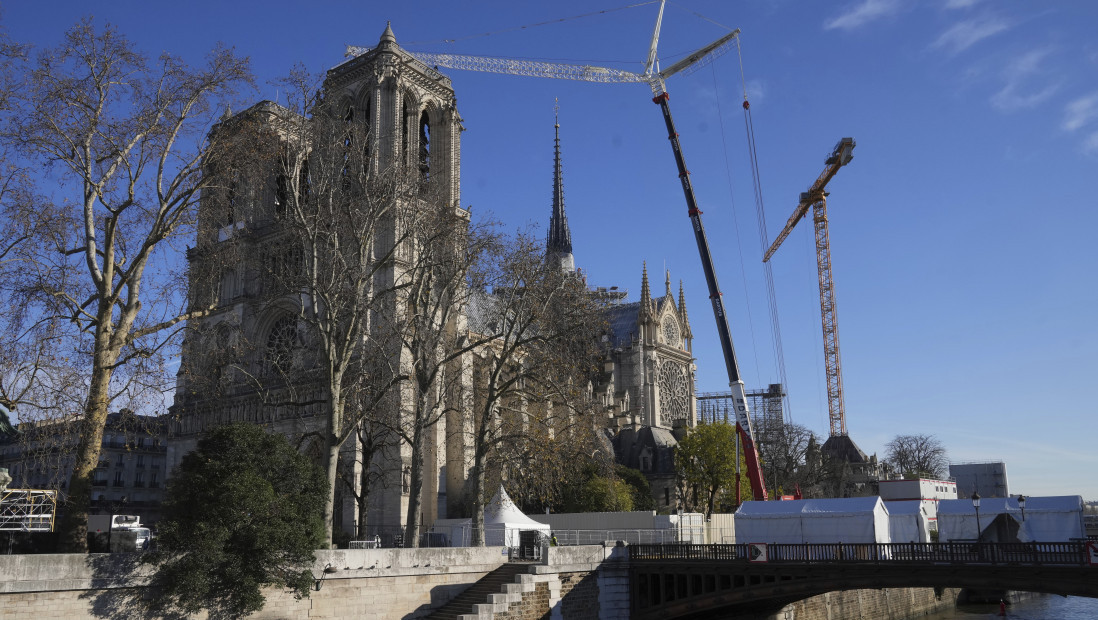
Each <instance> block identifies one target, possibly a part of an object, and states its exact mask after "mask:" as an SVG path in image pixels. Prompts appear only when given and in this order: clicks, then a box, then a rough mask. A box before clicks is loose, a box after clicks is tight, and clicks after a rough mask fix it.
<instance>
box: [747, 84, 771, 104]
mask: <svg viewBox="0 0 1098 620" xmlns="http://www.w3.org/2000/svg"><path fill="white" fill-rule="evenodd" d="M765 98H766V87H765V86H764V85H763V82H762V81H761V80H748V81H747V99H748V101H750V102H751V103H759V102H761V101H763V100H764V99H765Z"/></svg>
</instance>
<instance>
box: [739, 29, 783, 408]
mask: <svg viewBox="0 0 1098 620" xmlns="http://www.w3.org/2000/svg"><path fill="white" fill-rule="evenodd" d="M736 56H737V57H738V59H739V63H740V84H741V85H742V87H743V119H744V127H745V130H746V132H747V155H748V159H749V160H750V162H751V182H752V184H753V185H754V186H755V215H756V219H757V221H758V226H759V244H760V246H761V247H762V252H763V253H765V252H766V249H767V246H768V240H769V238H770V236H769V235H768V234H767V232H766V210H765V208H764V204H763V194H762V178H761V177H760V175H759V158H758V153H757V151H756V147H755V124H754V121H753V120H752V118H751V103H750V102H749V101H748V99H747V78H746V76H745V74H744V71H743V49H742V48H741V47H740V38H739V37H736ZM763 273H764V274H765V276H766V293H767V302H768V305H769V307H770V331H771V335H772V338H773V346H774V362H775V365H776V366H777V367H778V377H779V378H780V379H781V382H782V401H783V403H784V405H785V407H784V408H783V409H784V412H785V418H786V420H788V421H790V422H792V420H793V411H792V408H791V407H790V405H789V384H788V383H787V381H786V375H785V354H784V353H783V349H782V329H781V324H780V323H779V321H778V297H777V295H776V294H775V292H774V272H773V269H772V268H771V266H770V263H769V262H765V263H763Z"/></svg>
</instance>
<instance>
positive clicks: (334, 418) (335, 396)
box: [324, 376, 343, 549]
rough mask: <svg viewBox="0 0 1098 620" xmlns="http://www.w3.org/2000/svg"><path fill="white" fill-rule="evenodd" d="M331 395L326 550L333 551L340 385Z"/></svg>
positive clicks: (326, 434)
mask: <svg viewBox="0 0 1098 620" xmlns="http://www.w3.org/2000/svg"><path fill="white" fill-rule="evenodd" d="M340 380H342V377H341V376H337V377H336V381H340ZM328 390H329V393H330V394H331V407H332V410H331V411H330V412H329V414H328V416H327V418H328V419H327V421H326V422H327V423H326V424H325V431H326V432H325V437H324V439H325V443H327V444H328V445H327V446H325V447H326V448H328V450H327V457H326V462H325V473H326V474H327V475H326V478H325V479H326V480H327V481H328V493H327V496H328V499H327V500H325V502H324V548H325V549H331V547H332V530H333V528H335V510H336V509H335V495H336V492H335V491H336V483H337V481H338V479H339V475H338V474H339V449H340V442H339V430H340V428H339V427H340V423H341V420H342V419H343V402H342V393H341V391H340V390H339V385H338V384H336V385H332V386H329V388H328Z"/></svg>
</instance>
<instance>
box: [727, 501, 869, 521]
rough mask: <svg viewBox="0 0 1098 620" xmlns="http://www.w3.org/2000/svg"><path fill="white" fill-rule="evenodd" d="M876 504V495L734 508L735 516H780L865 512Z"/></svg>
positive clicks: (757, 504) (770, 503)
mask: <svg viewBox="0 0 1098 620" xmlns="http://www.w3.org/2000/svg"><path fill="white" fill-rule="evenodd" d="M878 504H882V502H881V498H880V497H877V496H872V497H840V498H831V499H794V500H785V501H778V502H744V503H743V504H740V507H739V509H738V510H736V516H744V517H759V518H782V517H792V516H800V515H806V514H830V515H840V514H851V515H853V514H866V513H871V512H873V511H875V510H876V509H877V505H878Z"/></svg>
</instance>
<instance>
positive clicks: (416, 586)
mask: <svg viewBox="0 0 1098 620" xmlns="http://www.w3.org/2000/svg"><path fill="white" fill-rule="evenodd" d="M137 559H138V555H137V554H113V555H112V554H89V555H7V556H0V620H9V619H10V620H14V619H16V618H20V619H22V618H31V617H33V618H35V620H84V619H91V618H99V619H102V618H119V619H121V618H133V617H141V616H142V614H141V613H140V610H139V609H138V608H136V607H135V602H134V597H135V595H136V596H140V592H141V590H140V586H142V585H144V583H145V582H146V580H147V578H148V574H149V572H148V568H147V567H142V566H140V565H138V564H137ZM506 560H507V555H506V549H503V548H500V547H483V548H448V549H378V550H338V551H317V562H316V563H315V564H314V565H313V567H312V571H313V575H314V576H316V577H318V579H319V582H320V589H319V590H314V591H312V592H310V596H309V598H307V599H302V600H295V599H294V597H293V596H292V595H291V594H288V593H286V592H282V591H279V590H269V591H267V592H265V594H266V596H267V602H266V605H265V606H264V608H263V610H262V611H261V612H259V613H258V614H256V615H255V616H252V617H253V618H256V619H259V620H263V619H276V618H277V619H283V618H295V619H297V618H323V619H331V620H340V619H344V618H346V619H348V620H349V619H351V618H356V619H357V618H371V619H377V620H382V619H390V618H416V617H420V616H423V615H426V614H427V613H428V612H429V611H430V610H431V609H433V608H436V607H438V606H440V605H442V604H443V603H445V602H447V601H449V600H450V599H451V598H453V597H454V596H456V595H457V594H458V593H460V592H462V591H464V590H465V589H466V588H467V587H468V586H469V585H470V584H472V583H474V582H476V581H477V580H478V579H480V578H481V577H483V576H484V575H486V574H487V573H489V572H491V571H492V570H495V569H496V568H498V567H499V566H500V565H501V564H503V563H504V562H505V561H506ZM135 586H137V587H136V588H135Z"/></svg>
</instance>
